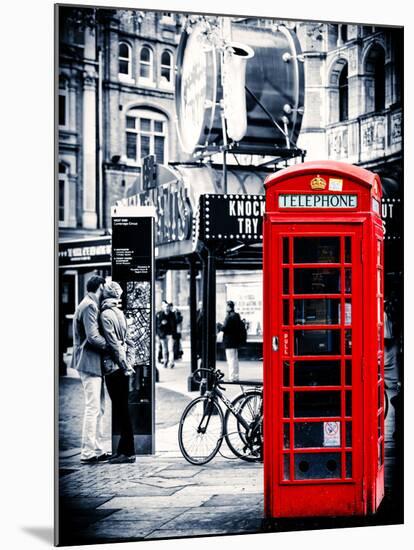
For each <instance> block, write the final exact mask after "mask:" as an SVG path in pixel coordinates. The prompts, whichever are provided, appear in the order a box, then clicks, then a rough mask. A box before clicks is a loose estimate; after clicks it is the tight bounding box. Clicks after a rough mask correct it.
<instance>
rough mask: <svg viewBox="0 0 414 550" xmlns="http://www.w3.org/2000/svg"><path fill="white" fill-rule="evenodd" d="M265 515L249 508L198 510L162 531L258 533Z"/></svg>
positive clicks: (170, 523)
mask: <svg viewBox="0 0 414 550" xmlns="http://www.w3.org/2000/svg"><path fill="white" fill-rule="evenodd" d="M262 520H263V514H262V513H261V512H257V511H256V510H254V509H252V508H251V507H249V506H243V507H239V506H234V505H233V506H220V507H218V508H196V509H193V510H189V511H187V512H184V513H183V514H180V515H179V516H178V517H176V518H174V519H172V520H171V521H169V522H167V523H165V524H164V526H163V527H160V529H168V530H176V529H179V530H182V531H186V532H187V533H191V532H192V530H193V529H197V530H199V531H202V530H203V529H205V530H206V532H209V530H211V529H213V530H217V529H218V528H219V529H220V530H221V532H222V533H229V532H232V533H236V532H244V533H245V532H257V531H259V530H260V528H261V525H262Z"/></svg>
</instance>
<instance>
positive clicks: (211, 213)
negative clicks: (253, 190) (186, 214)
mask: <svg viewBox="0 0 414 550" xmlns="http://www.w3.org/2000/svg"><path fill="white" fill-rule="evenodd" d="M264 212H265V197H264V195H201V197H200V208H199V219H198V226H199V232H198V238H199V239H200V240H202V241H204V242H207V241H214V240H215V241H221V240H225V241H228V240H236V241H243V242H247V243H253V242H261V241H262V238H263V237H262V222H263V215H264Z"/></svg>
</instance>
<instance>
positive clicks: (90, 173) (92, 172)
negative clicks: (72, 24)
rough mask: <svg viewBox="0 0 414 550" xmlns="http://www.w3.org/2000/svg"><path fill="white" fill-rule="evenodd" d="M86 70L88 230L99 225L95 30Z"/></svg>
mask: <svg viewBox="0 0 414 550" xmlns="http://www.w3.org/2000/svg"><path fill="white" fill-rule="evenodd" d="M84 55H85V69H84V73H83V119H82V126H83V128H82V130H83V131H82V135H83V163H82V164H83V165H82V181H83V212H82V225H83V227H84V228H85V229H96V228H97V224H98V216H97V200H96V199H97V197H96V153H97V146H96V145H97V144H96V85H97V73H96V69H95V62H96V44H95V31H94V29H90V28H87V29H86V30H85V52H84Z"/></svg>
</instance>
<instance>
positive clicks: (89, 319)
mask: <svg viewBox="0 0 414 550" xmlns="http://www.w3.org/2000/svg"><path fill="white" fill-rule="evenodd" d="M104 284H105V279H104V278H103V277H99V276H98V275H94V276H93V277H91V278H90V279H89V280H88V282H87V284H86V289H87V291H88V293H87V295H86V296H85V297H84V299H83V300H82V301H81V303H80V304H79V305H78V307H77V308H76V312H75V315H74V318H73V356H72V367H73V368H75V369H76V370H77V371H78V372H79V377H80V379H81V382H82V387H83V391H84V396H85V411H84V418H83V429H82V450H81V462H82V463H83V464H93V463H98V462H105V461H107V460H109V459H110V458H111V456H110V455H109V454H108V453H106V452H105V451H104V449H103V446H102V444H103V415H104V410H105V393H104V385H103V377H102V365H101V362H102V354H103V353H104V351H106V350H107V344H106V340H105V338H104V337H103V336H102V334H101V333H100V331H99V305H100V301H101V297H102V290H103V285H104Z"/></svg>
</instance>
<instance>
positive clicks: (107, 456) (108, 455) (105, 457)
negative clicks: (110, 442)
mask: <svg viewBox="0 0 414 550" xmlns="http://www.w3.org/2000/svg"><path fill="white" fill-rule="evenodd" d="M111 458H113V455H112V454H111V453H103V454H101V455H99V456H98V462H108V461H109V460H111Z"/></svg>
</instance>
